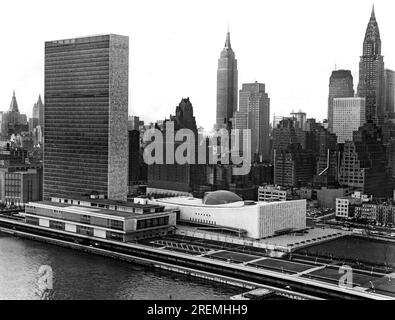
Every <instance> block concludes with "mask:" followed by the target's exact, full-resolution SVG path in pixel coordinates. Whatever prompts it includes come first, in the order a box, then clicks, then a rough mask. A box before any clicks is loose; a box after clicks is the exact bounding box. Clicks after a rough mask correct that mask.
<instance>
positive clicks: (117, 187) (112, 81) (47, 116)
mask: <svg viewBox="0 0 395 320" xmlns="http://www.w3.org/2000/svg"><path fill="white" fill-rule="evenodd" d="M128 68H129V38H128V37H125V36H119V35H113V34H110V35H101V36H92V37H84V38H76V39H68V40H58V41H48V42H46V43H45V110H44V187H43V189H44V199H48V198H50V197H52V196H54V197H60V198H70V197H71V196H83V195H91V194H98V195H102V196H105V197H108V198H109V199H114V200H126V196H127V190H128V188H127V181H128V132H127V121H128Z"/></svg>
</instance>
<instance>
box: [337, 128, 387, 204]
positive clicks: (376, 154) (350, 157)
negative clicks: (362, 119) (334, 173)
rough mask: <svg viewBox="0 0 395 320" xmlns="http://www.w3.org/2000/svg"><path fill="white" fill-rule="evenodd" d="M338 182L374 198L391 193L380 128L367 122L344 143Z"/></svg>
mask: <svg viewBox="0 0 395 320" xmlns="http://www.w3.org/2000/svg"><path fill="white" fill-rule="evenodd" d="M339 184H340V185H343V186H347V187H350V188H351V189H354V190H358V191H362V192H363V193H365V194H368V195H373V196H375V197H389V196H391V195H392V190H393V180H392V174H391V170H390V169H389V167H388V159H387V153H386V147H385V145H384V143H383V134H382V130H381V128H380V127H378V126H377V125H376V124H375V123H373V122H372V121H368V122H367V123H366V124H365V125H364V126H362V127H360V128H359V130H358V131H355V132H354V135H353V141H347V142H346V143H345V144H344V151H343V155H342V160H341V164H340V170H339Z"/></svg>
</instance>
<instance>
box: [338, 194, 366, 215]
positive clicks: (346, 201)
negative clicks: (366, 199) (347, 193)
mask: <svg viewBox="0 0 395 320" xmlns="http://www.w3.org/2000/svg"><path fill="white" fill-rule="evenodd" d="M361 204H362V200H361V199H358V198H351V197H342V198H336V218H344V219H349V218H354V217H355V207H356V206H360V205H361Z"/></svg>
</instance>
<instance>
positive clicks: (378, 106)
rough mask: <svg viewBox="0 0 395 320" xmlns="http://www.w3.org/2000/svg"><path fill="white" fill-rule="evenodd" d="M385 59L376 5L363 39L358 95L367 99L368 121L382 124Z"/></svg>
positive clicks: (383, 115)
mask: <svg viewBox="0 0 395 320" xmlns="http://www.w3.org/2000/svg"><path fill="white" fill-rule="evenodd" d="M384 92H385V90H384V60H383V56H382V55H381V38H380V31H379V27H378V24H377V21H376V16H375V12H374V7H373V9H372V14H371V16H370V20H369V23H368V26H367V28H366V33H365V38H364V41H363V52H362V56H361V60H360V62H359V83H358V92H357V95H358V97H361V98H365V99H366V121H368V120H372V121H373V122H375V123H377V124H379V125H381V124H382V123H383V122H384V120H385V118H386V114H385V106H384Z"/></svg>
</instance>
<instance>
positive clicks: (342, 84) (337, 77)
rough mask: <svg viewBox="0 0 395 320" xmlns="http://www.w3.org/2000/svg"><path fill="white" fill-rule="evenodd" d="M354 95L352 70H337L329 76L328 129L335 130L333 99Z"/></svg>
mask: <svg viewBox="0 0 395 320" xmlns="http://www.w3.org/2000/svg"><path fill="white" fill-rule="evenodd" d="M353 96H354V82H353V77H352V74H351V71H350V70H335V71H333V72H332V74H331V77H330V78H329V97H328V129H329V131H330V132H333V99H335V98H351V97H353Z"/></svg>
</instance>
